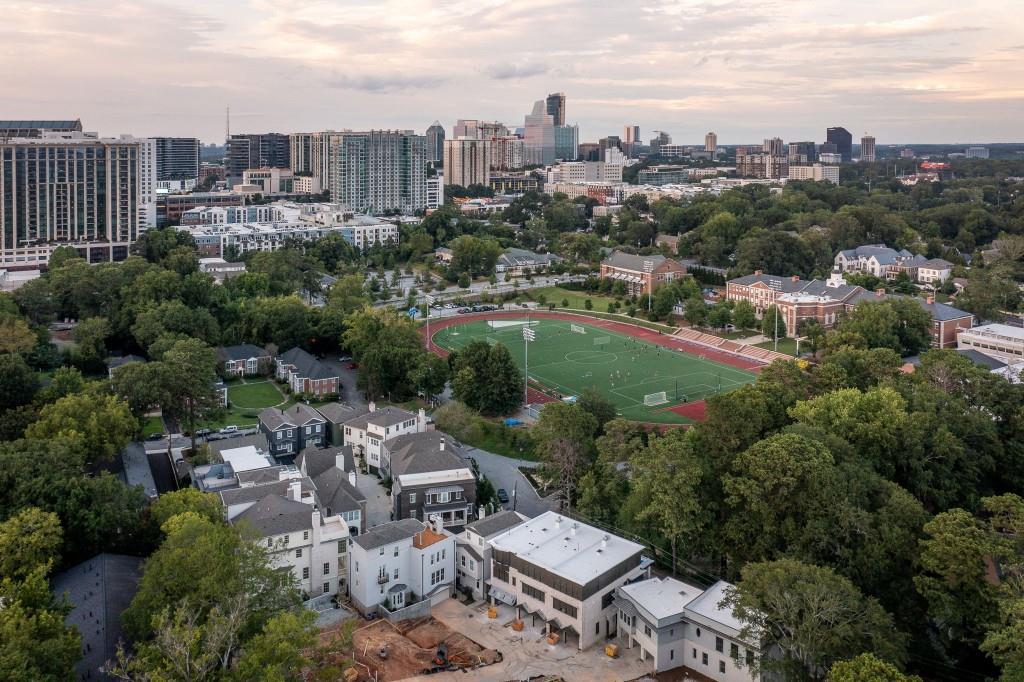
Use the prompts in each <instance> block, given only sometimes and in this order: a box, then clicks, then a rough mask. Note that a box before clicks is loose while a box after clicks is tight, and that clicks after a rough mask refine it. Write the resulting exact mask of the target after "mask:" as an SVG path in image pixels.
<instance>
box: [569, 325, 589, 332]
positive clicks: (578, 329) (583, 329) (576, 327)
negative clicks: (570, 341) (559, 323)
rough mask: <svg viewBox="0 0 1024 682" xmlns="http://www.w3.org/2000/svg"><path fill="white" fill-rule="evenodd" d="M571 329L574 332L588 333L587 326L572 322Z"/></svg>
mask: <svg viewBox="0 0 1024 682" xmlns="http://www.w3.org/2000/svg"><path fill="white" fill-rule="evenodd" d="M569 331H571V332H572V333H573V334H586V333H587V328H586V327H583V326H581V325H578V324H570V325H569Z"/></svg>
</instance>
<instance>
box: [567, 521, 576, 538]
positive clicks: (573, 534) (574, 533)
mask: <svg viewBox="0 0 1024 682" xmlns="http://www.w3.org/2000/svg"><path fill="white" fill-rule="evenodd" d="M576 525H577V524H575V523H574V524H572V528H570V529H569V532H570V533H571V534H572V536H573V537H576Z"/></svg>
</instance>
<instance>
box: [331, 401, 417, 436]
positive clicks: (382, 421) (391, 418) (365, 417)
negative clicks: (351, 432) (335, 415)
mask: <svg viewBox="0 0 1024 682" xmlns="http://www.w3.org/2000/svg"><path fill="white" fill-rule="evenodd" d="M415 418H416V415H415V414H413V413H412V412H409V411H408V410H403V409H402V408H400V407H391V406H388V407H382V408H380V409H377V410H374V411H373V412H370V411H367V412H363V413H362V414H360V415H358V416H355V417H353V418H351V419H349V420H347V421H344V422H342V424H344V425H345V426H349V427H352V428H354V429H360V430H362V431H365V430H366V427H367V425H369V424H373V425H374V426H394V425H396V424H401V423H402V422H404V421H406V420H409V419H415Z"/></svg>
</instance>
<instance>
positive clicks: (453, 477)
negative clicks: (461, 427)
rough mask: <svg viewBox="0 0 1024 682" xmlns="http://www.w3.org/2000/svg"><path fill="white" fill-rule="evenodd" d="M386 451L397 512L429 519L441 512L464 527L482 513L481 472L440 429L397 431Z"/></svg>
mask: <svg viewBox="0 0 1024 682" xmlns="http://www.w3.org/2000/svg"><path fill="white" fill-rule="evenodd" d="M383 454H384V463H385V471H387V472H388V474H390V476H391V480H392V484H391V502H392V504H391V514H392V518H394V519H395V520H398V519H418V520H420V521H425V520H429V519H430V517H431V516H432V515H434V514H436V515H438V516H440V517H441V522H442V524H443V525H444V527H445V528H446V529H449V530H451V531H452V532H458V531H459V530H461V529H462V527H463V526H465V525H466V523H468V522H469V521H472V520H473V519H474V518H475V517H476V514H475V511H476V477H475V476H473V472H472V471H471V470H470V468H469V465H468V464H467V463H466V460H465V458H464V457H463V456H462V453H461V452H460V450H459V449H458V448H457V447H455V446H453V445H452V441H451V438H450V437H447V436H446V435H445V434H444V433H442V432H440V431H425V432H423V433H408V434H405V435H401V436H396V437H394V438H391V439H390V440H387V441H384V443H383Z"/></svg>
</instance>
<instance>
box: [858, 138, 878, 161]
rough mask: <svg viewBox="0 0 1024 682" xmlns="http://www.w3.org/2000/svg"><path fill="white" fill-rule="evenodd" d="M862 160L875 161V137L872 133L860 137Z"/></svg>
mask: <svg viewBox="0 0 1024 682" xmlns="http://www.w3.org/2000/svg"><path fill="white" fill-rule="evenodd" d="M860 160H861V161H863V162H865V163H874V161H875V138H874V137H872V136H871V135H865V136H864V137H862V138H860Z"/></svg>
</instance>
